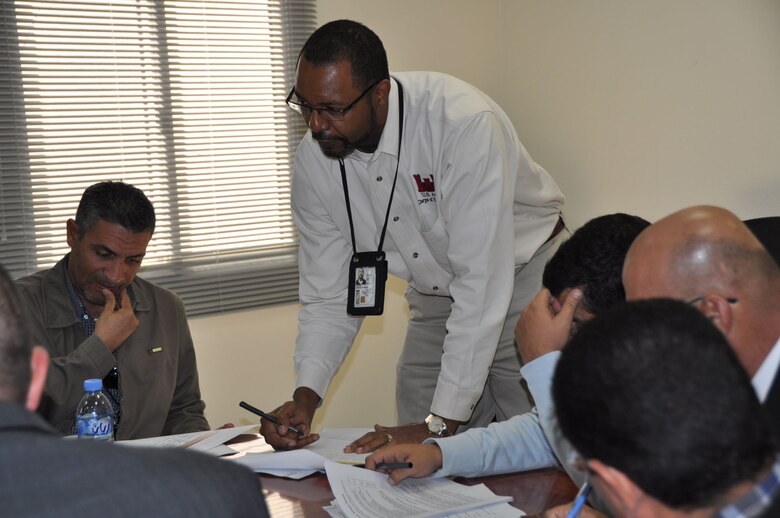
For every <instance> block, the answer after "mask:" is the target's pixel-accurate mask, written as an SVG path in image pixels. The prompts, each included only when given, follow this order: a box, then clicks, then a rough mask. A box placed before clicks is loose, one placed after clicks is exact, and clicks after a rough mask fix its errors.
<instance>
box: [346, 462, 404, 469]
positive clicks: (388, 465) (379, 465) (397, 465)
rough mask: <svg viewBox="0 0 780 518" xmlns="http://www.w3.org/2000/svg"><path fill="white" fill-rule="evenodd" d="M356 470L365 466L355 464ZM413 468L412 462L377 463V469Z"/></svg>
mask: <svg viewBox="0 0 780 518" xmlns="http://www.w3.org/2000/svg"><path fill="white" fill-rule="evenodd" d="M353 466H355V467H356V468H365V467H366V465H365V464H353ZM412 466H413V464H412V463H411V462H377V463H376V466H374V467H375V468H376V469H409V468H411V467H412Z"/></svg>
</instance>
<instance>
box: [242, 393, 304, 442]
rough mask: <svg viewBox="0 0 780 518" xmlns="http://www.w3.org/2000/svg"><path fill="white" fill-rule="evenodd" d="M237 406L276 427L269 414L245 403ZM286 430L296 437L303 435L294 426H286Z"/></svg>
mask: <svg viewBox="0 0 780 518" xmlns="http://www.w3.org/2000/svg"><path fill="white" fill-rule="evenodd" d="M238 406H240V407H241V408H243V409H244V410H249V411H250V412H252V413H253V414H255V415H259V416H260V417H265V418H266V419H268V420H269V421H271V422H272V423H273V424H276V425H278V424H279V423H278V421H277V420H276V417H274V416H272V415H271V414H266V413H265V412H263V411H262V410H260V409H259V408H255V407H253V406H252V405H250V404H249V403H247V402H246V401H241V402H239V403H238ZM287 429H288V430H290V431H291V432H294V433H297V434H298V435H301V436H303V435H305V434H304V433H303V432H302V431H300V430H298V429H297V428H295V427H294V426H288V427H287Z"/></svg>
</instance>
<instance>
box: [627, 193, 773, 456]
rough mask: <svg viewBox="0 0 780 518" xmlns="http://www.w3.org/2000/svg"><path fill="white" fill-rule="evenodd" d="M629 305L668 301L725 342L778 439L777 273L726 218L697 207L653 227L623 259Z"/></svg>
mask: <svg viewBox="0 0 780 518" xmlns="http://www.w3.org/2000/svg"><path fill="white" fill-rule="evenodd" d="M623 282H624V283H625V287H626V297H627V298H628V299H629V300H635V299H646V298H653V297H672V298H676V299H679V300H684V301H687V302H688V303H689V304H691V305H693V306H695V307H696V308H698V309H699V310H700V311H701V312H702V313H704V315H705V316H706V317H707V318H709V319H710V320H711V321H712V322H713V323H714V324H715V325H716V326H717V327H718V328H719V329H720V330H721V332H722V333H723V334H724V335H725V336H726V338H727V339H728V340H729V342H730V343H731V346H732V347H733V348H734V351H735V352H736V353H737V357H738V358H739V359H740V361H741V362H742V365H743V366H744V367H745V370H746V371H747V373H748V375H750V376H751V378H752V380H753V385H754V386H755V389H756V394H758V399H759V400H760V401H761V402H762V403H763V404H764V406H765V407H766V408H767V409H768V410H769V415H770V417H771V424H772V426H773V428H774V432H775V435H776V437H777V439H778V441H780V377H779V376H778V375H777V372H778V369H779V368H780V268H778V265H777V263H776V262H775V261H774V260H773V259H772V257H771V256H770V255H769V253H768V252H767V251H766V249H765V248H764V247H763V246H762V245H761V243H760V242H759V241H758V239H757V238H756V237H755V236H754V235H753V233H752V232H750V230H749V229H748V228H747V227H746V226H745V224H744V223H743V222H742V221H740V220H739V218H737V217H736V216H735V215H734V214H732V213H731V212H729V211H727V210H725V209H721V208H718V207H711V206H698V207H690V208H687V209H683V210H681V211H678V212H675V213H673V214H671V215H669V216H667V217H665V218H663V219H661V220H659V221H658V222H656V223H654V224H653V225H652V226H650V227H649V228H648V229H647V230H646V231H644V232H643V233H642V234H641V235H640V236H639V237H638V238H637V240H636V242H635V243H634V244H633V245H632V247H631V249H630V251H629V253H628V255H627V256H626V264H625V267H624V269H623Z"/></svg>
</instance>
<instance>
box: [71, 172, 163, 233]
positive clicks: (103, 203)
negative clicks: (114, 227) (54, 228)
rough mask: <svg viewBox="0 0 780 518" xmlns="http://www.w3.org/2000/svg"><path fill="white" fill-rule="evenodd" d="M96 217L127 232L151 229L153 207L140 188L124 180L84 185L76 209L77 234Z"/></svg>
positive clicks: (86, 230) (95, 220) (93, 221)
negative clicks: (85, 186) (84, 188)
mask: <svg viewBox="0 0 780 518" xmlns="http://www.w3.org/2000/svg"><path fill="white" fill-rule="evenodd" d="M99 220H103V221H107V222H109V223H115V224H118V225H121V226H123V227H124V228H126V229H127V230H129V231H130V232H136V233H137V232H152V233H153V232H154V226H155V223H156V219H155V215H154V206H152V202H150V201H149V198H147V197H146V195H145V194H144V193H143V191H142V190H141V189H139V188H137V187H134V186H132V185H130V184H129V183H124V182H111V181H108V182H100V183H96V184H94V185H91V186H89V187H87V189H86V190H85V191H84V194H83V195H82V196H81V201H80V202H79V207H78V209H77V210H76V225H77V226H78V228H79V237H83V236H84V234H85V233H87V232H88V231H89V230H90V229H91V228H92V227H93V226H94V225H95V223H97V222H98V221H99Z"/></svg>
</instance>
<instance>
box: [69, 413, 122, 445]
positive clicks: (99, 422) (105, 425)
mask: <svg viewBox="0 0 780 518" xmlns="http://www.w3.org/2000/svg"><path fill="white" fill-rule="evenodd" d="M77 424H78V431H77V433H78V436H79V438H84V439H101V440H108V441H110V440H112V439H113V438H114V421H113V419H111V417H100V418H98V417H78V418H77Z"/></svg>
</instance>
